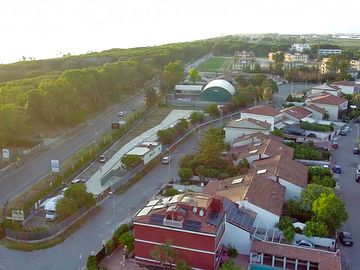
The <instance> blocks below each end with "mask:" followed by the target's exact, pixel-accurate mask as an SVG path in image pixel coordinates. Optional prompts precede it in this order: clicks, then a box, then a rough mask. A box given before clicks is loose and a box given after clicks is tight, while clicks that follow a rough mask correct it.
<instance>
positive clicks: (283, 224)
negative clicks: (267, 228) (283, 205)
mask: <svg viewBox="0 0 360 270" xmlns="http://www.w3.org/2000/svg"><path fill="white" fill-rule="evenodd" d="M292 226H293V221H292V220H291V218H290V217H287V216H283V217H281V218H280V220H279V222H278V223H277V224H276V227H277V228H279V229H280V230H282V231H283V230H285V229H286V228H288V227H292Z"/></svg>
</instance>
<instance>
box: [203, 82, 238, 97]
mask: <svg viewBox="0 0 360 270" xmlns="http://www.w3.org/2000/svg"><path fill="white" fill-rule="evenodd" d="M211 87H220V88H223V89H225V90H226V91H228V92H229V94H231V95H234V94H235V88H234V86H232V84H231V83H229V82H228V81H225V80H213V81H211V82H209V83H208V84H207V85H206V86H205V87H204V89H203V91H202V92H204V91H205V90H207V89H209V88H211Z"/></svg>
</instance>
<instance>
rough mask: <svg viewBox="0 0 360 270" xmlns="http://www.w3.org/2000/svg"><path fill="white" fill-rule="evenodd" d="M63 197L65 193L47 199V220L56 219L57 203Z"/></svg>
mask: <svg viewBox="0 0 360 270" xmlns="http://www.w3.org/2000/svg"><path fill="white" fill-rule="evenodd" d="M61 198H64V195H58V196H56V197H53V198H50V199H47V200H46V201H45V202H44V203H43V204H44V205H45V206H44V210H45V218H46V219H47V220H54V219H55V218H56V203H57V201H58V200H60V199H61Z"/></svg>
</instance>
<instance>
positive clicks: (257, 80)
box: [250, 73, 266, 86]
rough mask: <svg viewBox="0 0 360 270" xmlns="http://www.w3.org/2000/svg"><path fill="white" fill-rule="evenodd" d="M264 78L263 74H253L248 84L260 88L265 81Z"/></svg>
mask: <svg viewBox="0 0 360 270" xmlns="http://www.w3.org/2000/svg"><path fill="white" fill-rule="evenodd" d="M265 79H266V76H265V75H264V74H263V73H259V74H255V75H254V76H253V77H251V78H250V84H252V85H253V86H261V85H262V84H263V82H264V81H265Z"/></svg>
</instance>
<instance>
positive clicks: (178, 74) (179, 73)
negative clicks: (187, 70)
mask: <svg viewBox="0 0 360 270" xmlns="http://www.w3.org/2000/svg"><path fill="white" fill-rule="evenodd" d="M164 73H165V80H166V82H167V87H168V88H169V89H171V88H173V87H174V86H175V84H177V83H178V82H180V81H181V80H183V79H184V64H183V63H182V62H181V61H179V60H177V61H174V62H170V63H169V64H167V65H166V66H165V67H164Z"/></svg>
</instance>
